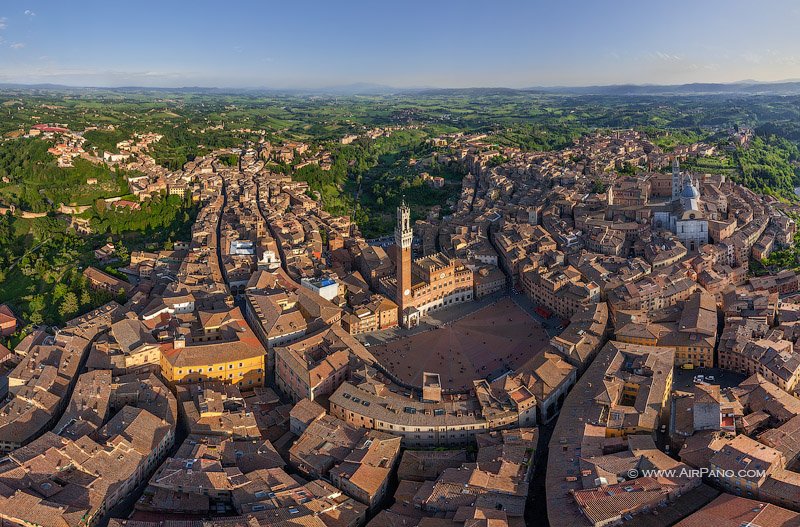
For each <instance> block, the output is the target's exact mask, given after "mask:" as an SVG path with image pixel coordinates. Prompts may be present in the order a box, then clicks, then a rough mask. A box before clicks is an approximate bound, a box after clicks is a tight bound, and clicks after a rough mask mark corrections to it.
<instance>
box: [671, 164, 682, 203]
mask: <svg viewBox="0 0 800 527" xmlns="http://www.w3.org/2000/svg"><path fill="white" fill-rule="evenodd" d="M682 190H683V181H681V166H680V164H678V158H677V157H676V158H675V159H673V160H672V201H675V200H676V199H678V198H680V197H681V191H682Z"/></svg>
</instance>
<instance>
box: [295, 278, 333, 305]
mask: <svg viewBox="0 0 800 527" xmlns="http://www.w3.org/2000/svg"><path fill="white" fill-rule="evenodd" d="M300 285H301V286H303V287H305V288H306V289H310V290H311V291H314V292H315V293H317V294H318V295H319V296H321V297H322V298H324V299H325V300H333V299H334V298H336V296H337V295H338V294H339V283H338V282H337V281H336V280H334V279H333V278H303V279H302V280H300Z"/></svg>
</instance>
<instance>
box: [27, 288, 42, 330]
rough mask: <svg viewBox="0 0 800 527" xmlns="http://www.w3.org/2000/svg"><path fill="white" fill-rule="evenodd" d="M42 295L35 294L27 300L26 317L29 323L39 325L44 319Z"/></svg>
mask: <svg viewBox="0 0 800 527" xmlns="http://www.w3.org/2000/svg"><path fill="white" fill-rule="evenodd" d="M43 311H44V297H43V296H42V295H35V296H34V297H33V298H31V300H30V302H28V314H27V318H28V320H30V321H31V324H35V325H37V326H38V325H39V324H41V323H42V322H43V321H44V315H43V313H42V312H43Z"/></svg>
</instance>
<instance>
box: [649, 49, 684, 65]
mask: <svg viewBox="0 0 800 527" xmlns="http://www.w3.org/2000/svg"><path fill="white" fill-rule="evenodd" d="M655 56H656V57H657V58H659V59H661V60H663V61H666V62H679V61H681V60H683V59H682V58H681V56H680V55H673V54H672V53H665V52H663V51H656V52H655Z"/></svg>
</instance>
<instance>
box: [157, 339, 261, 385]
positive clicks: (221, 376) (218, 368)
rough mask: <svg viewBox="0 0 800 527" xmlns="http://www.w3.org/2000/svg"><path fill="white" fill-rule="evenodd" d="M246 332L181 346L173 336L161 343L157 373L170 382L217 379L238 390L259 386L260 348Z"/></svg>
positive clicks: (180, 382) (179, 340)
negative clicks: (238, 336) (232, 338)
mask: <svg viewBox="0 0 800 527" xmlns="http://www.w3.org/2000/svg"><path fill="white" fill-rule="evenodd" d="M249 333H250V335H249V337H248V336H245V337H244V338H241V339H239V340H236V341H233V342H214V343H209V344H199V345H192V346H184V345H182V342H183V341H182V340H181V339H177V340H175V341H174V342H173V343H170V344H167V345H165V346H164V347H162V350H161V373H162V375H163V376H164V379H166V380H167V382H169V383H171V384H195V383H199V382H206V381H221V382H225V383H230V384H235V385H236V386H238V387H239V389H241V390H248V389H252V388H255V387H256V386H263V385H264V377H265V373H264V348H263V347H262V346H261V343H260V342H259V341H258V339H257V338H256V337H255V335H253V334H252V332H249ZM176 344H177V345H176Z"/></svg>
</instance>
